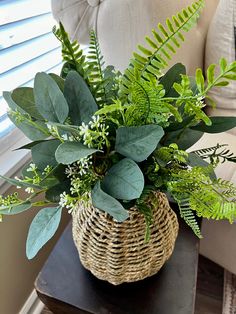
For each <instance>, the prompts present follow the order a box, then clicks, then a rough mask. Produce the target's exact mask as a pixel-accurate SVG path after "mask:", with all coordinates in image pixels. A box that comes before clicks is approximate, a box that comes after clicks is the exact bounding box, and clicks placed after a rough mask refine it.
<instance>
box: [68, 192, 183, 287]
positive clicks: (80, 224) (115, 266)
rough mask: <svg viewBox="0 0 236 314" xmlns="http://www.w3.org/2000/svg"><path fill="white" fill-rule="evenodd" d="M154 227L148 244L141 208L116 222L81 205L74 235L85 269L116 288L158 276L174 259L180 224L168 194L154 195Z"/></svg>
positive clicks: (74, 218)
mask: <svg viewBox="0 0 236 314" xmlns="http://www.w3.org/2000/svg"><path fill="white" fill-rule="evenodd" d="M147 203H149V204H148V205H149V206H152V211H153V224H152V225H151V237H150V241H149V242H148V243H145V241H144V235H145V219H144V216H143V215H142V214H141V213H140V212H139V211H138V209H137V208H135V207H132V208H131V209H129V214H130V217H129V218H128V219H127V220H126V221H124V222H122V223H119V222H116V221H114V220H113V219H112V217H111V216H110V215H108V214H106V213H105V212H103V211H101V210H98V209H96V208H94V207H93V206H88V207H85V206H83V205H80V206H79V207H78V210H77V211H75V212H74V213H73V215H72V234H73V239H74V242H75V245H76V247H77V249H78V252H79V255H80V260H81V263H82V265H83V266H84V267H85V268H86V269H88V270H90V271H91V273H92V274H93V275H95V276H96V277H97V278H99V279H102V280H106V281H108V282H110V283H111V284H113V285H119V284H121V283H124V282H134V281H138V280H142V279H144V278H146V277H149V276H152V275H154V274H156V273H157V272H158V271H159V270H160V268H161V267H162V266H163V264H164V263H165V262H166V261H167V260H168V259H169V257H170V256H171V254H172V252H173V249H174V245H175V240H176V238H177V234H178V229H179V225H178V220H177V217H176V214H175V213H174V211H173V210H172V209H171V208H170V206H169V202H168V200H167V198H166V195H165V194H164V193H160V192H152V195H150V197H149V198H148V200H147Z"/></svg>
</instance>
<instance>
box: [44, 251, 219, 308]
mask: <svg viewBox="0 0 236 314" xmlns="http://www.w3.org/2000/svg"><path fill="white" fill-rule="evenodd" d="M223 282H224V270H223V268H222V267H220V266H218V265H216V264H215V263H213V262H211V261H210V260H208V259H206V258H205V257H203V256H199V264H198V281H197V294H196V306H195V314H221V313H222V302H223ZM42 314H52V312H50V311H49V310H48V309H47V308H45V309H44V310H43V312H42Z"/></svg>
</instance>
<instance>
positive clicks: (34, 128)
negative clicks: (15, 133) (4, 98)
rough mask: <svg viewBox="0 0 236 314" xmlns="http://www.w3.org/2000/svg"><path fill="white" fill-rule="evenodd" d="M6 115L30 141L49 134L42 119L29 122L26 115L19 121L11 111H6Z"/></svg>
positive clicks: (42, 138)
mask: <svg viewBox="0 0 236 314" xmlns="http://www.w3.org/2000/svg"><path fill="white" fill-rule="evenodd" d="M8 117H9V119H10V120H11V121H12V122H13V123H14V124H15V126H16V127H17V128H18V129H20V130H21V131H22V132H23V133H24V134H25V136H27V137H28V138H29V139H30V140H31V141H40V140H44V139H45V138H47V137H48V136H49V134H48V130H47V127H46V125H45V124H44V123H43V122H42V121H32V122H31V121H29V120H27V117H26V119H24V120H22V121H21V120H20V119H17V118H16V117H15V116H14V115H12V114H11V113H8Z"/></svg>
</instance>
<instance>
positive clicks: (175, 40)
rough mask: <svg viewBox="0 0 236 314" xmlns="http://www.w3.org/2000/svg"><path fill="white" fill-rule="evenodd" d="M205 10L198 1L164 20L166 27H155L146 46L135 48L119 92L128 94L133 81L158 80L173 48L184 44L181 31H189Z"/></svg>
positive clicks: (202, 1) (200, 1)
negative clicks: (200, 13) (138, 79)
mask: <svg viewBox="0 0 236 314" xmlns="http://www.w3.org/2000/svg"><path fill="white" fill-rule="evenodd" d="M203 7H204V0H198V1H196V2H194V3H193V4H192V5H191V6H189V7H187V8H186V9H183V10H182V11H181V12H179V13H178V14H177V15H175V16H173V17H172V20H171V19H167V20H166V26H164V25H162V24H161V23H159V24H158V26H157V29H154V30H153V31H152V33H153V37H152V38H150V37H146V42H147V47H143V46H141V45H139V46H138V50H139V53H138V52H135V53H134V55H133V57H134V58H133V59H132V60H131V61H130V66H129V68H128V69H127V70H126V71H125V73H124V77H123V80H122V93H124V94H126V95H127V94H128V93H129V87H130V85H131V83H132V82H133V80H134V79H135V78H136V75H137V74H136V73H138V77H143V78H145V79H146V80H149V78H150V76H155V77H160V76H161V75H162V72H161V70H162V69H164V68H166V66H167V65H168V62H169V60H171V58H172V55H173V54H174V53H175V52H176V48H179V47H180V43H181V42H183V41H184V36H183V34H182V32H188V31H189V30H190V29H191V28H192V27H193V26H194V25H195V24H196V22H197V19H198V17H199V12H200V10H201V9H202V8H203Z"/></svg>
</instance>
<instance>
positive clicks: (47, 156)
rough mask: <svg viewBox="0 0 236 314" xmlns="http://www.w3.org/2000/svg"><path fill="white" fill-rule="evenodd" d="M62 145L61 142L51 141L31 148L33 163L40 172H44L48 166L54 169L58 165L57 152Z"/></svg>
mask: <svg viewBox="0 0 236 314" xmlns="http://www.w3.org/2000/svg"><path fill="white" fill-rule="evenodd" d="M60 143H61V142H60V141H59V140H49V141H45V142H41V143H39V144H37V145H35V146H33V147H32V148H31V153H32V159H33V162H34V163H35V165H36V166H37V167H38V168H39V169H40V170H44V169H45V168H46V167H47V165H50V166H52V167H55V166H56V165H57V161H56V158H55V152H56V149H57V147H58V146H59V145H60Z"/></svg>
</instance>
